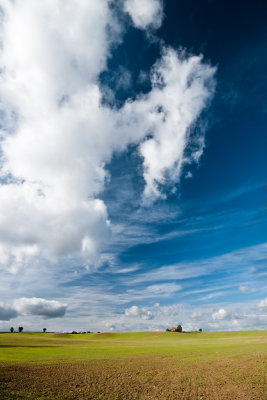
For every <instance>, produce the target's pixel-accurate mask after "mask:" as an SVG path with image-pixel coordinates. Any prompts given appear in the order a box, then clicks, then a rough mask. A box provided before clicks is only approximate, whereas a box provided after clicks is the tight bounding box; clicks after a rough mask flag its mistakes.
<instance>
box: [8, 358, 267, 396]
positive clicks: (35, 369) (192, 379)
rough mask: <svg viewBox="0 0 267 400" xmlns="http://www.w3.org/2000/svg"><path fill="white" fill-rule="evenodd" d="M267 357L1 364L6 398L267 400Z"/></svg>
mask: <svg viewBox="0 0 267 400" xmlns="http://www.w3.org/2000/svg"><path fill="white" fill-rule="evenodd" d="M266 367H267V361H266V358H264V357H263V356H261V355H255V356H254V357H251V356H250V357H248V356H244V355H243V356H240V357H238V358H237V357H229V356H228V357H225V358H224V357H223V356H221V357H220V359H214V360H211V361H209V362H208V361H203V360H202V361H201V362H200V361H199V360H198V361H190V362H189V361H186V360H183V359H177V358H174V357H170V356H155V355H149V356H134V357H130V358H119V359H116V360H114V359H113V360H92V361H88V362H86V363H76V364H58V365H57V364H52V365H33V364H21V363H19V364H13V365H11V364H5V363H2V364H0V396H1V400H7V399H8V400H9V399H12V400H13V399H14V400H15V399H16V400H17V399H36V400H37V399H38V400H45V399H47V400H59V399H65V400H74V399H75V400H76V399H77V400H82V399H88V400H89V399H99V400H100V399H102V400H115V399H116V400H148V399H150V400H164V399H166V400H167V399H168V400H175V399H177V400H237V399H239V400H266V399H267V391H266V386H267V380H266V371H267V369H266Z"/></svg>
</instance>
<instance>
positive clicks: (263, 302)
mask: <svg viewBox="0 0 267 400" xmlns="http://www.w3.org/2000/svg"><path fill="white" fill-rule="evenodd" d="M258 307H260V308H264V307H267V297H266V298H265V299H263V300H261V301H260V302H259V304H258Z"/></svg>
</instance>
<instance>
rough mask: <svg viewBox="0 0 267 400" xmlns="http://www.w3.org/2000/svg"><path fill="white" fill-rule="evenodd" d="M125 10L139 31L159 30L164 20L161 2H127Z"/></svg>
mask: <svg viewBox="0 0 267 400" xmlns="http://www.w3.org/2000/svg"><path fill="white" fill-rule="evenodd" d="M124 10H125V11H126V12H127V13H129V15H130V17H131V18H132V20H133V23H134V25H135V26H136V27H137V28H139V29H147V28H148V27H152V28H155V29H158V28H159V27H160V26H161V23H162V19H163V7H162V1H161V0H126V1H125V3H124Z"/></svg>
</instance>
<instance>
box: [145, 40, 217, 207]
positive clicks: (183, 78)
mask: <svg viewBox="0 0 267 400" xmlns="http://www.w3.org/2000/svg"><path fill="white" fill-rule="evenodd" d="M214 73H215V69H214V68H211V67H210V66H209V65H207V64H204V63H203V62H202V58H201V57H200V56H199V57H197V56H195V57H190V58H186V56H185V55H184V54H179V53H177V52H175V51H174V50H172V49H170V48H169V49H165V51H164V54H163V57H162V58H161V59H160V60H159V61H158V63H157V64H156V65H155V66H154V73H153V75H152V83H153V89H152V91H151V93H150V94H149V95H148V98H147V101H146V102H145V103H141V104H142V106H143V107H144V108H146V109H147V112H146V115H148V117H149V118H150V119H152V120H153V133H154V134H153V137H152V138H150V139H148V140H146V141H144V142H143V143H142V144H141V146H140V154H141V156H142V157H143V158H144V178H145V181H146V187H145V192H144V195H145V197H146V198H148V199H151V198H152V199H154V198H157V197H164V195H162V194H161V192H160V189H159V186H160V185H164V184H166V183H172V184H173V183H176V182H177V181H179V178H180V176H181V172H182V166H183V163H185V162H192V161H195V162H197V161H198V160H199V158H200V156H201V154H202V151H203V144H204V142H203V136H199V137H198V138H195V139H194V140H195V143H194V150H192V152H191V155H190V158H191V159H189V158H188V159H186V158H185V156H184V151H185V148H186V146H188V145H189V144H190V128H191V127H192V125H193V124H194V123H195V122H196V120H197V118H198V117H199V115H200V113H201V111H202V110H203V108H204V107H205V106H206V105H207V102H208V101H209V100H210V98H211V95H212V93H213V90H214V81H213V76H214Z"/></svg>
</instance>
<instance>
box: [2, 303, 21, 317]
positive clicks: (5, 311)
mask: <svg viewBox="0 0 267 400" xmlns="http://www.w3.org/2000/svg"><path fill="white" fill-rule="evenodd" d="M17 316H18V313H17V311H16V310H15V309H14V308H12V307H10V306H8V305H6V304H4V303H2V302H0V321H9V320H10V319H12V318H16V317H17Z"/></svg>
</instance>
